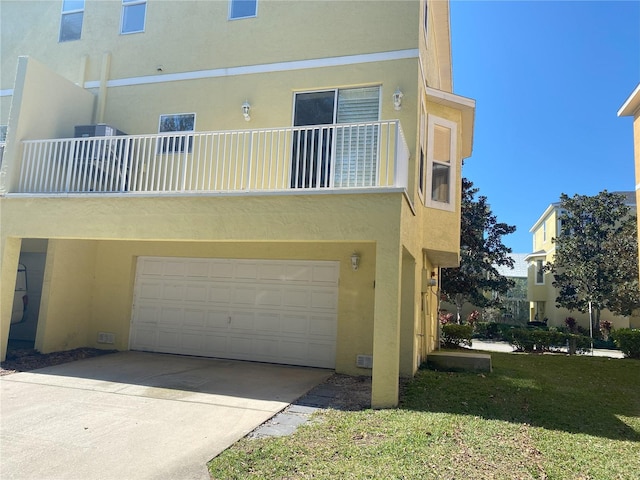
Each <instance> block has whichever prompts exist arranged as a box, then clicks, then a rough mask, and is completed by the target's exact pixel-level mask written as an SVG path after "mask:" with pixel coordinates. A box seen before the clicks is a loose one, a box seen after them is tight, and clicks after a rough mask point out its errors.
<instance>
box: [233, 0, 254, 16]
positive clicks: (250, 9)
mask: <svg viewBox="0 0 640 480" xmlns="http://www.w3.org/2000/svg"><path fill="white" fill-rule="evenodd" d="M257 5H258V1H257V0H231V13H230V14H229V17H230V18H245V17H255V16H256V7H257Z"/></svg>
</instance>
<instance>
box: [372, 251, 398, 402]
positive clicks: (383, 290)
mask: <svg viewBox="0 0 640 480" xmlns="http://www.w3.org/2000/svg"><path fill="white" fill-rule="evenodd" d="M401 265H402V247H401V245H400V244H399V243H398V244H394V245H391V244H382V243H378V244H377V245H376V291H375V295H374V298H375V309H374V316H373V372H372V384H371V406H372V407H373V408H390V407H395V406H396V405H398V393H399V375H400V285H401V274H402V267H401Z"/></svg>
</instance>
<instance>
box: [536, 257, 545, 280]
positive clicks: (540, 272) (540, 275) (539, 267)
mask: <svg viewBox="0 0 640 480" xmlns="http://www.w3.org/2000/svg"><path fill="white" fill-rule="evenodd" d="M536 285H544V262H543V261H542V260H536Z"/></svg>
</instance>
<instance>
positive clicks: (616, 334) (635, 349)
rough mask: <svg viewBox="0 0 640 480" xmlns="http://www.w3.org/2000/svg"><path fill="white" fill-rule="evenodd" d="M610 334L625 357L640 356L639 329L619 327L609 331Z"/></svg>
mask: <svg viewBox="0 0 640 480" xmlns="http://www.w3.org/2000/svg"><path fill="white" fill-rule="evenodd" d="M611 336H612V337H613V341H614V342H616V345H617V346H618V347H619V348H620V350H622V352H623V353H624V356H625V357H630V358H640V330H638V329H636V328H633V329H632V328H621V329H620V330H615V331H613V332H611Z"/></svg>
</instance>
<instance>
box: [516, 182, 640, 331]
mask: <svg viewBox="0 0 640 480" xmlns="http://www.w3.org/2000/svg"><path fill="white" fill-rule="evenodd" d="M617 193H623V194H625V195H626V204H627V205H629V206H631V207H632V208H633V209H634V210H635V206H636V200H635V195H634V193H633V192H617ZM560 213H561V208H560V202H556V203H552V204H551V205H549V206H548V207H547V209H546V210H545V211H544V213H543V214H542V215H541V216H540V218H538V220H537V221H536V223H535V224H534V225H533V227H531V229H530V230H529V231H530V232H531V234H532V235H533V253H531V254H529V255H527V257H526V260H527V262H528V264H529V267H528V270H529V274H528V281H527V297H528V300H529V320H530V321H532V322H533V321H539V322H542V321H546V322H547V324H548V325H549V326H555V327H561V326H564V325H565V323H564V321H565V319H566V318H567V317H573V318H575V319H576V321H577V322H578V325H581V326H582V327H584V328H589V314H588V313H580V312H578V311H569V310H567V309H566V308H558V307H557V306H556V297H557V296H558V292H557V290H556V289H555V288H554V286H553V274H551V273H548V272H545V271H544V267H545V265H546V264H547V262H552V261H553V257H554V254H555V244H554V243H553V239H554V238H555V237H556V236H557V235H558V233H559V231H560V222H559V216H560ZM601 320H609V321H610V322H612V324H613V328H616V329H617V328H628V327H629V326H631V327H634V325H638V324H639V323H638V322H640V318H638V317H634V316H631V317H622V316H619V315H613V314H612V313H611V312H609V311H608V310H603V311H602V313H601Z"/></svg>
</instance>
